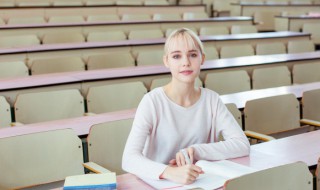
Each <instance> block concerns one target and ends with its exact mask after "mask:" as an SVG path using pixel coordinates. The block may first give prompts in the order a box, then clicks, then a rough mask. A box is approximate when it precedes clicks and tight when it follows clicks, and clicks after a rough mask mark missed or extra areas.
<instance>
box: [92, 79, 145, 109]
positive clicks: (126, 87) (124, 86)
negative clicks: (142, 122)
mask: <svg viewBox="0 0 320 190" xmlns="http://www.w3.org/2000/svg"><path fill="white" fill-rule="evenodd" d="M146 93H147V89H146V87H145V86H144V85H143V83H142V82H128V83H119V84H109V85H104V86H94V87H90V88H89V91H88V95H87V106H88V112H89V113H96V114H99V113H104V112H112V111H118V110H125V109H132V108H137V107H138V104H139V102H140V101H141V99H142V97H143V95H144V94H146Z"/></svg>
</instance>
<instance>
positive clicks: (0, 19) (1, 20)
mask: <svg viewBox="0 0 320 190" xmlns="http://www.w3.org/2000/svg"><path fill="white" fill-rule="evenodd" d="M3 25H6V23H5V22H4V20H3V19H2V18H0V26H3Z"/></svg>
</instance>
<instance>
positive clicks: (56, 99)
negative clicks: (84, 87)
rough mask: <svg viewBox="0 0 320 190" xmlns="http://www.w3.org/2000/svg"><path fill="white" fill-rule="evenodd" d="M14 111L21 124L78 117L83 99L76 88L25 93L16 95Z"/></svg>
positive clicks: (82, 106)
mask: <svg viewBox="0 0 320 190" xmlns="http://www.w3.org/2000/svg"><path fill="white" fill-rule="evenodd" d="M14 111H15V117H16V122H19V123H23V124H30V123H37V122H44V121H52V120H57V119H66V118H73V117H80V116H83V115H84V100H83V97H82V95H81V94H80V92H79V91H78V90H76V89H68V90H57V91H47V92H33V93H25V94H19V95H18V96H17V99H16V102H15V104H14Z"/></svg>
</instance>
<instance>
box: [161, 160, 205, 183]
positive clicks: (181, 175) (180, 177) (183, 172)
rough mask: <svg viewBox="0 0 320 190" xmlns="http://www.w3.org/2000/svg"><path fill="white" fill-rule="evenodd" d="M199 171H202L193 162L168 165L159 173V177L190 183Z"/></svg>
mask: <svg viewBox="0 0 320 190" xmlns="http://www.w3.org/2000/svg"><path fill="white" fill-rule="evenodd" d="M200 173H203V171H202V169H201V168H200V167H199V166H196V165H194V164H189V165H184V166H180V167H177V166H170V165H169V166H168V167H167V168H166V169H165V170H164V172H163V173H162V174H161V176H160V178H161V179H168V180H170V181H173V182H176V183H181V184H191V183H193V182H194V181H195V180H196V179H197V177H198V176H199V174H200Z"/></svg>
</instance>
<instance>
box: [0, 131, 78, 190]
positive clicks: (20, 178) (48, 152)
mask: <svg viewBox="0 0 320 190" xmlns="http://www.w3.org/2000/svg"><path fill="white" fill-rule="evenodd" d="M0 150H1V152H2V153H3V154H2V155H1V158H0V160H1V162H0V169H1V171H8V172H7V173H6V174H5V175H1V178H0V188H1V189H20V188H22V187H31V186H33V185H38V184H44V183H49V182H53V181H60V180H64V179H65V178H66V177H67V176H70V175H80V174H84V169H83V166H82V163H83V150H82V143H81V140H80V138H79V137H78V136H77V135H76V134H75V132H74V131H73V130H72V129H63V130H54V131H46V132H40V133H31V134H27V135H17V136H13V137H9V138H1V139H0Z"/></svg>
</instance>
